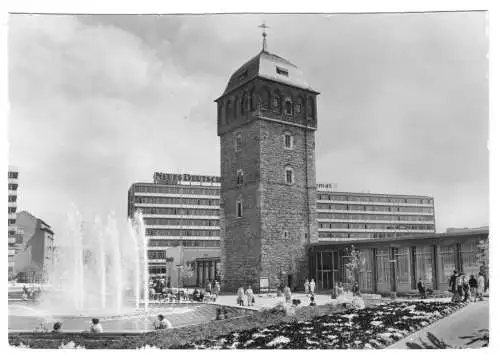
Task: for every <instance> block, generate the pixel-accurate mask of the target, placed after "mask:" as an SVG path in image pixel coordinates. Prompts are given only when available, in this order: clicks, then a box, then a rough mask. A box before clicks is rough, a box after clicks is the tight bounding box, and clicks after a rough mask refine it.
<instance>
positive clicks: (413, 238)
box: [308, 227, 489, 249]
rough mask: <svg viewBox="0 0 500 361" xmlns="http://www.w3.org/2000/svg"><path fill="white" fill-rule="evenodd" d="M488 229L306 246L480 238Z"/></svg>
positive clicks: (329, 242) (320, 243)
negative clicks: (465, 237)
mask: <svg viewBox="0 0 500 361" xmlns="http://www.w3.org/2000/svg"><path fill="white" fill-rule="evenodd" d="M488 234H489V227H487V228H485V229H470V230H467V231H461V232H453V233H446V232H443V233H432V234H420V235H409V236H400V237H390V238H373V239H364V240H357V241H324V242H321V241H320V242H316V243H312V244H310V245H309V246H308V248H310V249H312V248H316V247H321V246H339V245H340V246H345V245H351V244H354V245H356V244H360V245H364V244H371V243H392V242H398V241H417V240H425V239H436V238H441V239H443V238H456V237H464V236H480V235H488Z"/></svg>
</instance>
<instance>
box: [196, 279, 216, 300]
mask: <svg viewBox="0 0 500 361" xmlns="http://www.w3.org/2000/svg"><path fill="white" fill-rule="evenodd" d="M219 294H220V283H219V281H215V280H214V281H211V280H208V281H207V284H206V286H205V288H204V289H203V288H195V289H194V292H193V301H196V302H203V301H204V300H206V299H208V300H212V301H216V300H217V297H219Z"/></svg>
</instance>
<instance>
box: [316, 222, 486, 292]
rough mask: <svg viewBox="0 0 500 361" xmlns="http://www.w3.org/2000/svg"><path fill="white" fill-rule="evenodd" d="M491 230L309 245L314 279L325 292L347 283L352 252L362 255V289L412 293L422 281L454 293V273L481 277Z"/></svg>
mask: <svg viewBox="0 0 500 361" xmlns="http://www.w3.org/2000/svg"><path fill="white" fill-rule="evenodd" d="M488 236H489V230H488V229H479V230H466V231H461V232H455V233H436V234H429V235H414V236H404V237H396V238H387V239H371V240H360V241H330V242H319V243H316V244H311V245H310V246H309V277H310V278H314V279H315V281H316V285H317V288H318V290H319V291H321V290H331V289H333V287H334V285H335V284H336V283H337V282H342V283H344V282H347V281H348V280H347V276H346V272H347V269H346V264H348V263H349V252H348V248H349V247H351V245H354V247H355V249H356V250H358V251H359V252H360V261H361V262H360V264H361V265H360V268H359V286H360V291H361V292H365V293H390V292H398V293H404V292H412V291H416V289H417V282H418V280H419V279H422V281H423V282H424V284H425V286H426V287H429V288H432V289H434V290H439V291H447V290H448V281H449V278H450V276H451V274H452V273H453V270H458V271H460V272H464V273H465V274H466V275H470V274H474V275H476V276H477V274H478V273H479V271H480V270H481V267H483V265H482V264H481V263H480V262H479V260H478V253H479V248H478V244H479V242H480V241H482V240H487V239H488Z"/></svg>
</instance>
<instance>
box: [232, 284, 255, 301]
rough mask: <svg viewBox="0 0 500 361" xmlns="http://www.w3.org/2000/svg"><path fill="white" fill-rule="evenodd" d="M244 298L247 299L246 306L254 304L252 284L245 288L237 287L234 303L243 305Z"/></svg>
mask: <svg viewBox="0 0 500 361" xmlns="http://www.w3.org/2000/svg"><path fill="white" fill-rule="evenodd" d="M245 298H246V300H247V306H254V305H255V296H254V294H253V290H252V286H251V285H248V288H247V289H246V290H245V289H244V288H243V286H242V287H240V288H238V292H237V297H236V303H237V304H238V306H245Z"/></svg>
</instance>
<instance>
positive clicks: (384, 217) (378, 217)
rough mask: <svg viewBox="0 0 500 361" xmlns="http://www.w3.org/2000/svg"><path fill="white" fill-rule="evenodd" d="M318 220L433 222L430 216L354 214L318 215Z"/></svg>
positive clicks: (432, 217)
mask: <svg viewBox="0 0 500 361" xmlns="http://www.w3.org/2000/svg"><path fill="white" fill-rule="evenodd" d="M318 219H345V220H346V221H357V220H370V221H407V222H411V221H416V222H433V221H434V216H432V215H418V216H409V215H402V216H401V215H397V216H396V215H389V214H355V213H318Z"/></svg>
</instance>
